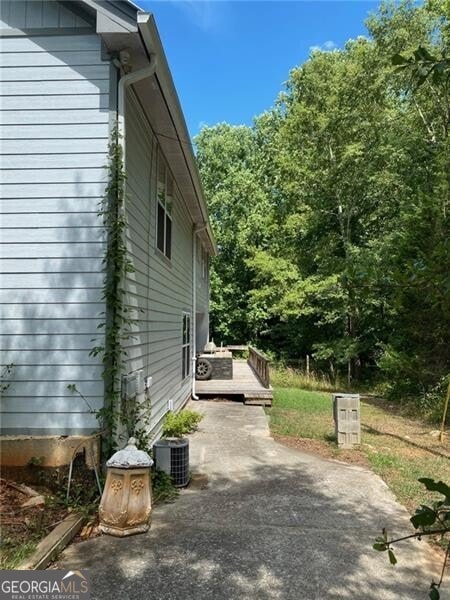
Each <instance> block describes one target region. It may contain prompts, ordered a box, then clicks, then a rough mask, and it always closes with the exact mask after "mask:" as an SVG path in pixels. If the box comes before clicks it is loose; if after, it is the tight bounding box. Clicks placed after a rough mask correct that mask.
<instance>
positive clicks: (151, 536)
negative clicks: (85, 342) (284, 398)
mask: <svg viewBox="0 0 450 600" xmlns="http://www.w3.org/2000/svg"><path fill="white" fill-rule="evenodd" d="M193 408H195V409H196V410H198V411H200V412H202V413H203V414H204V415H205V418H204V420H203V421H202V423H201V427H200V431H199V432H197V433H196V434H195V435H193V436H192V439H191V463H192V470H193V471H194V472H195V473H201V474H205V475H207V477H208V485H207V487H206V488H205V489H202V487H203V486H194V487H193V488H192V489H187V490H185V491H183V492H182V493H181V495H180V498H179V499H178V500H177V501H176V502H175V503H173V504H167V505H163V506H159V507H157V508H156V509H155V511H154V513H153V524H152V527H151V530H150V532H149V533H148V534H144V535H138V536H134V537H131V538H128V539H127V538H125V539H118V538H112V537H107V536H103V537H100V538H96V539H93V540H91V541H87V542H83V543H80V544H75V545H72V546H71V547H70V548H68V549H67V550H66V552H65V553H64V555H63V556H62V557H61V560H60V561H59V566H60V567H61V568H71V569H89V570H90V571H91V577H92V580H93V585H94V592H93V596H92V597H93V598H95V599H100V600H110V599H114V600H116V599H117V600H119V599H120V600H128V599H133V600H134V599H136V600H141V599H144V598H145V599H147V598H148V599H149V600H181V599H182V600H187V599H188V600H191V599H192V600H204V599H207V598H211V599H214V600H216V599H217V600H219V599H227V600H247V599H249V600H250V599H257V600H260V599H261V600H266V599H267V600H269V599H270V600H271V599H281V600H325V599H327V600H328V599H329V600H334V599H337V598H354V599H358V600H394V599H395V600H398V599H399V598H400V599H402V600H415V599H417V600H419V599H421V600H422V599H425V598H427V593H428V592H427V588H428V584H429V582H430V581H431V578H432V575H434V576H436V572H434V573H432V572H431V557H432V555H431V552H430V551H429V550H428V549H427V545H426V543H425V542H421V543H420V542H409V543H402V544H400V545H399V546H398V548H397V555H398V559H399V564H398V565H396V566H395V567H391V566H390V565H389V564H388V561H387V556H386V555H385V554H384V553H383V554H379V553H377V552H375V551H374V550H372V543H373V539H374V537H375V536H376V535H379V532H380V530H381V528H382V527H383V526H388V527H389V528H390V531H394V532H395V533H398V534H404V533H405V532H407V531H408V529H410V528H411V526H410V524H409V522H408V514H407V513H406V511H405V510H404V509H403V508H402V507H401V506H399V505H398V504H397V503H396V502H395V500H394V498H393V496H392V494H391V493H390V492H389V490H388V489H387V487H386V485H385V484H384V483H383V482H382V481H381V479H379V478H378V477H377V476H376V475H374V474H373V473H371V472H369V471H367V470H366V469H363V468H360V467H356V466H351V465H346V464H343V463H339V462H336V461H327V460H324V459H321V458H318V457H315V456H312V455H308V454H303V453H300V452H298V451H296V450H292V449H289V448H286V447H284V446H281V445H279V444H278V443H276V442H275V441H274V440H272V439H271V438H270V435H269V430H268V426H267V419H266V416H265V414H264V411H263V409H262V408H261V407H257V406H244V405H242V404H237V403H220V402H205V401H199V402H195V403H193ZM441 596H442V598H448V596H447V595H445V594H444V593H442V594H441Z"/></svg>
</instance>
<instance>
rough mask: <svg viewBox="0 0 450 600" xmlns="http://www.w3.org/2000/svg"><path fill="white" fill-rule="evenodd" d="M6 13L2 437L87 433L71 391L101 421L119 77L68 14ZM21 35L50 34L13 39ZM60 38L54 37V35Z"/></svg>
mask: <svg viewBox="0 0 450 600" xmlns="http://www.w3.org/2000/svg"><path fill="white" fill-rule="evenodd" d="M1 9H2V13H1V17H2V20H3V21H4V23H3V29H4V28H5V22H6V26H7V27H8V28H9V31H7V32H6V33H7V35H6V37H2V38H1V40H0V43H1V77H0V78H1V84H0V94H1V104H0V108H1V113H0V144H1V146H0V152H1V168H2V172H1V181H2V185H1V200H0V203H1V218H0V227H1V233H0V236H1V245H0V253H1V275H0V278H1V290H0V303H1V304H0V312H1V315H0V317H1V325H0V329H1V331H0V333H1V336H0V345H1V349H2V354H1V363H2V364H3V365H6V364H10V363H12V364H13V366H12V371H11V375H10V377H9V378H8V383H9V387H8V389H6V390H5V391H4V393H3V397H2V400H1V402H2V406H1V409H2V419H1V427H2V429H1V431H2V433H3V434H34V435H39V434H58V435H60V434H82V433H88V432H91V431H93V430H94V429H96V428H97V421H96V419H95V416H94V415H93V414H90V409H89V407H88V406H87V404H86V402H85V401H84V400H83V399H81V398H80V397H78V396H76V395H74V394H73V393H71V392H70V391H68V389H67V385H68V384H72V383H74V384H76V385H77V387H78V389H79V390H80V392H81V393H82V394H83V395H84V396H85V397H86V398H87V400H88V402H89V404H90V406H91V407H92V408H93V409H98V408H100V407H101V406H102V404H103V380H102V366H101V364H100V359H99V358H98V357H97V358H91V357H89V350H90V349H91V347H92V346H93V342H92V341H91V340H92V338H93V337H97V338H98V331H99V330H98V329H97V326H98V325H99V324H100V323H101V322H102V321H103V320H104V315H102V313H103V312H104V303H103V301H102V282H103V273H102V258H103V255H104V241H105V240H104V230H103V227H102V223H101V219H100V218H99V217H98V204H99V201H100V200H101V198H102V196H103V194H104V189H105V183H106V171H105V165H106V163H107V147H108V138H109V131H110V109H109V104H110V94H109V90H110V78H111V76H112V70H111V66H110V63H109V62H108V61H104V60H102V49H101V41H100V38H99V37H98V36H97V35H96V34H95V33H94V32H92V33H91V34H89V33H85V27H86V25H87V24H86V23H85V22H83V20H82V19H81V20H80V18H79V17H78V16H76V15H72V16H71V14H70V11H67V9H65V8H64V7H62V6H61V5H59V4H57V3H54V2H53V3H52V2H34V1H33V2H2V3H1ZM68 13H69V14H68ZM21 27H26V28H30V29H32V30H35V29H39V28H43V29H42V31H43V33H44V34H43V35H32V36H30V35H23V33H21V32H20V31H19V32H18V33H17V35H15V34H14V32H12V31H11V29H13V28H21ZM53 27H59V28H60V29H59V32H58V34H55V35H48V28H53ZM64 27H67V28H68V29H66V30H65V29H64ZM77 27H80V32H82V33H80V35H76V34H74V33H73V28H77ZM55 31H56V30H55ZM69 31H70V34H67V35H65V33H68V32H69ZM4 33H5V31H3V32H2V31H0V35H2V34H4Z"/></svg>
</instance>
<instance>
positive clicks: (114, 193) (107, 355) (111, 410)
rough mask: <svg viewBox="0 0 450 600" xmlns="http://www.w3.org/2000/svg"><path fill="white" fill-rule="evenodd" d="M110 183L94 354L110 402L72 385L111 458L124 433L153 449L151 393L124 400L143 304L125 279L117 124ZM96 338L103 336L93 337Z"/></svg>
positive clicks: (104, 204) (128, 268) (127, 264)
mask: <svg viewBox="0 0 450 600" xmlns="http://www.w3.org/2000/svg"><path fill="white" fill-rule="evenodd" d="M108 150H109V153H108V156H109V159H108V184H107V187H106V190H105V195H104V197H103V199H102V201H101V203H100V211H99V216H100V217H102V220H103V225H104V228H105V233H106V251H105V255H104V258H103V271H104V273H105V277H104V280H103V296H102V299H103V300H104V301H105V304H106V313H104V314H105V320H104V322H103V323H100V325H99V326H98V328H99V329H102V328H103V329H104V332H105V335H104V340H103V343H102V344H99V345H95V346H94V347H93V348H92V349H91V351H90V352H89V356H93V357H95V356H101V357H102V363H103V374H102V375H103V380H104V382H105V402H104V406H103V407H102V408H101V409H99V410H93V409H92V407H91V406H90V404H89V403H88V401H87V399H86V398H85V397H84V395H83V394H82V393H81V392H80V391H79V390H78V389H77V387H76V385H75V384H69V385H68V386H67V387H68V389H69V390H70V391H72V392H73V393H76V394H78V395H79V396H80V397H81V398H82V399H84V400H85V402H86V404H87V405H88V407H89V409H90V412H92V413H94V414H95V415H96V417H97V419H98V420H99V422H100V424H101V428H102V431H103V442H102V454H103V456H104V457H105V458H108V457H109V456H110V455H111V453H112V452H113V451H114V450H115V449H116V447H117V442H118V440H119V439H120V438H121V437H123V436H126V437H129V436H133V437H135V438H137V441H138V445H139V447H140V448H141V449H144V450H149V449H150V445H151V437H150V435H149V433H148V432H149V428H150V409H151V406H150V398H149V396H148V393H147V392H146V393H145V394H144V399H143V400H139V399H138V398H133V399H132V400H127V401H126V400H123V399H122V398H121V387H122V386H121V383H122V381H121V380H122V374H123V373H125V368H126V363H125V359H126V356H127V351H126V348H125V347H124V345H125V342H126V341H128V340H130V339H133V338H134V336H133V334H132V325H133V324H134V323H136V322H137V319H136V318H134V317H133V313H135V312H136V311H137V310H138V309H136V308H135V307H132V306H130V305H129V304H127V301H126V290H125V289H124V285H123V283H124V280H125V278H126V275H127V274H128V273H133V272H134V267H133V264H132V262H131V260H130V258H129V255H128V250H127V245H126V239H125V233H126V228H127V220H126V213H125V200H128V198H126V195H125V182H126V173H125V169H124V160H123V147H122V144H121V134H120V132H119V129H118V127H117V125H116V126H115V127H114V129H113V131H112V133H111V140H110V143H109V146H108ZM92 341H94V342H95V341H97V340H96V339H93V340H92Z"/></svg>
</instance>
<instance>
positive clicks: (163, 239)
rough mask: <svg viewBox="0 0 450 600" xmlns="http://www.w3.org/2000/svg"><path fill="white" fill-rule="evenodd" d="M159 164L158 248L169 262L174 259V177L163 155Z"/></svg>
mask: <svg viewBox="0 0 450 600" xmlns="http://www.w3.org/2000/svg"><path fill="white" fill-rule="evenodd" d="M158 162H159V164H158V188H157V196H158V198H157V208H156V247H157V248H158V250H160V252H162V253H163V254H164V256H166V257H167V258H168V259H169V260H170V259H171V258H172V206H173V192H174V189H173V188H174V184H173V179H172V175H171V174H170V172H169V169H168V168H167V166H166V163H165V162H164V159H163V158H162V156H161V154H160V155H159V161H158Z"/></svg>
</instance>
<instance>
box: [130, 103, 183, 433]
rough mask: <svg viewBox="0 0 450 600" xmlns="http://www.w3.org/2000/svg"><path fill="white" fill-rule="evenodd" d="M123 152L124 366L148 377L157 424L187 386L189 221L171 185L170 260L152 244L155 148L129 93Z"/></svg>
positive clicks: (177, 405)
mask: <svg viewBox="0 0 450 600" xmlns="http://www.w3.org/2000/svg"><path fill="white" fill-rule="evenodd" d="M126 104H127V110H126V157H127V183H126V185H127V218H128V238H127V244H128V250H129V252H130V257H131V260H132V262H133V265H134V268H135V272H134V273H130V274H129V275H128V280H127V292H128V294H127V298H128V301H129V303H130V304H131V305H132V306H134V307H135V308H136V309H137V310H136V313H135V315H136V318H137V319H138V323H137V324H136V325H135V326H133V333H134V336H135V339H132V340H129V344H128V358H127V371H128V372H133V371H135V370H140V369H142V370H143V374H144V376H151V377H152V378H153V383H152V386H151V388H150V390H149V392H150V398H151V405H152V409H151V410H152V413H151V419H152V428H153V430H154V431H155V432H157V431H159V430H160V428H161V424H162V420H163V418H164V416H165V414H166V412H167V410H168V401H169V399H170V400H172V401H173V405H174V409H175V410H177V409H179V408H180V407H181V406H182V405H183V404H184V403H185V401H186V400H187V399H188V397H189V395H190V391H191V384H190V380H189V379H185V380H184V381H183V379H182V344H181V341H182V340H181V315H182V313H183V312H191V307H192V220H191V218H190V216H189V214H188V212H187V210H186V208H185V206H184V203H183V200H182V197H181V194H180V193H179V190H177V188H176V187H175V188H174V198H173V209H172V229H173V234H172V256H171V261H170V263H169V261H167V260H161V255H160V253H159V252H158V251H157V247H156V246H157V244H156V207H157V204H158V203H157V159H156V156H157V152H158V146H157V143H156V140H155V138H154V136H153V133H152V131H151V129H150V127H149V125H148V123H147V121H146V119H145V117H144V116H143V114H142V109H141V107H140V105H139V104H138V103H137V101H136V100H135V97H134V94H133V93H132V92H131V91H129V92H128V94H127V103H126Z"/></svg>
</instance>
